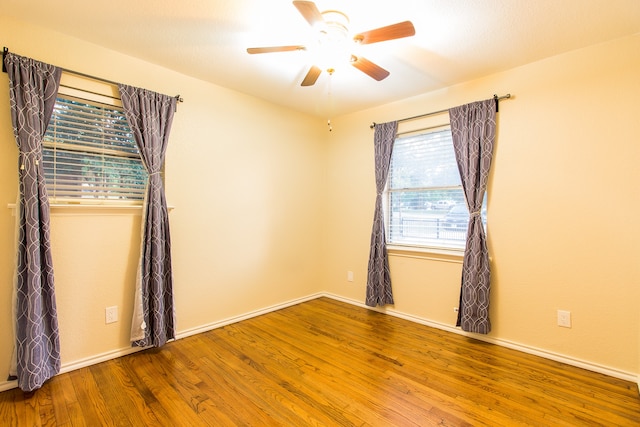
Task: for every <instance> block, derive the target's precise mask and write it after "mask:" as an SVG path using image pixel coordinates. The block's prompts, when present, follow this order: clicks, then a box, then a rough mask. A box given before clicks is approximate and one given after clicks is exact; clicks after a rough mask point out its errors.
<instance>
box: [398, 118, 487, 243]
mask: <svg viewBox="0 0 640 427" xmlns="http://www.w3.org/2000/svg"><path fill="white" fill-rule="evenodd" d="M386 196H387V198H386V201H387V206H386V207H387V210H386V214H387V215H386V219H387V224H386V226H387V227H386V228H387V233H388V236H387V241H388V242H389V244H390V245H406V246H422V247H431V248H441V249H454V250H463V249H464V247H465V243H466V234H467V226H468V223H469V211H468V209H467V205H466V202H465V197H464V193H463V190H462V182H461V181H460V173H459V172H458V166H457V163H456V159H455V153H454V150H453V141H452V139H451V130H450V129H449V128H448V127H447V128H439V129H437V130H433V131H431V132H429V133H424V134H420V135H411V136H405V137H399V138H397V139H396V141H395V144H394V146H393V154H392V157H391V166H390V170H389V182H388V185H387V190H386ZM484 206H486V202H485V204H483V209H482V218H483V222H484V223H485V225H486V209H485V207H484Z"/></svg>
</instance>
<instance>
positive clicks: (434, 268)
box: [326, 35, 640, 373]
mask: <svg viewBox="0 0 640 427" xmlns="http://www.w3.org/2000/svg"><path fill="white" fill-rule="evenodd" d="M638 52H640V35H636V36H635V37H630V38H625V39H621V40H616V41H612V42H610V43H605V44H601V45H597V46H593V47H589V48H586V49H582V50H579V51H575V52H571V53H568V54H564V55H560V56H557V57H553V58H549V59H545V60H543V61H540V62H536V63H533V64H530V65H526V66H523V67H520V68H517V69H513V70H511V71H508V72H504V73H500V74H496V75H493V76H490V77H487V78H483V79H479V80H475V81H472V82H468V83H465V84H462V85H458V86H454V87H450V88H447V89H446V90H442V91H439V92H435V93H429V94H425V95H423V96H418V97H415V98H411V99H406V100H403V101H401V102H397V103H394V104H389V105H385V106H383V107H380V108H375V109H371V110H367V111H362V112H358V113H356V114H352V115H349V116H345V117H341V118H339V119H337V120H334V131H333V134H332V135H331V138H330V141H329V153H328V171H329V174H328V195H329V199H328V203H327V206H328V208H329V212H328V218H329V222H328V224H329V226H328V228H327V230H328V238H327V247H328V248H329V250H328V251H327V257H328V258H327V259H328V264H327V270H326V274H327V278H326V289H327V290H328V291H330V292H332V293H335V294H338V295H341V296H344V297H346V298H352V299H355V300H358V301H364V296H365V282H366V269H367V259H368V242H369V236H370V231H371V223H370V221H371V218H372V216H373V204H374V203H373V202H374V194H375V193H374V182H373V175H374V172H373V154H372V153H373V148H372V141H373V132H372V131H371V130H370V129H369V126H368V125H369V123H371V122H372V121H376V122H385V121H389V120H393V119H399V118H403V117H411V116H414V115H417V114H421V113H427V112H430V111H437V110H440V109H443V108H447V107H450V106H454V105H458V104H462V103H466V102H471V101H475V100H479V99H485V98H488V97H491V96H492V95H493V94H495V93H497V94H500V95H502V94H505V93H511V94H513V95H514V98H513V99H511V100H506V101H502V102H501V103H500V113H499V124H498V128H499V130H498V139H497V146H496V150H495V157H494V163H493V171H492V175H491V177H490V183H489V199H488V232H489V245H490V251H491V256H492V269H493V273H492V274H493V276H492V284H493V287H492V295H491V303H492V305H491V318H492V323H493V332H492V333H491V337H493V338H495V339H499V340H503V341H507V342H510V343H515V344H519V345H522V346H526V347H529V348H532V349H541V350H543V351H546V352H550V353H554V354H558V355H563V356H566V357H567V358H569V359H576V360H580V361H586V362H588V363H591V364H594V365H600V366H603V367H610V368H613V369H614V370H620V371H623V372H627V373H638V371H639V365H638V360H639V354H638V348H639V343H638V340H639V336H640V329H639V319H638V312H639V310H638V300H639V297H640V263H639V259H640V247H639V245H638V241H640V222H639V221H638V212H639V210H640V193H639V191H638V184H639V183H640V167H638V164H640V109H639V107H638V99H640V78H639V76H640V55H638ZM433 120H440V121H442V120H445V121H446V120H447V117H446V116H444V117H441V118H439V119H433ZM419 126H420V124H419V123H415V122H405V123H402V124H401V128H400V131H403V130H409V129H411V128H412V127H419ZM390 265H391V276H392V281H393V289H394V295H395V302H396V303H395V307H393V309H394V310H396V311H398V312H400V313H405V314H408V315H411V316H415V317H417V318H420V319H425V320H428V321H432V322H436V323H439V324H442V325H448V326H453V325H454V323H455V319H456V317H455V313H454V312H453V307H456V306H457V302H458V297H459V283H460V270H461V265H460V264H456V263H451V262H444V261H433V260H427V259H418V258H407V257H397V256H392V257H391V258H390ZM347 270H352V271H354V276H355V280H354V282H353V283H350V282H348V281H347V280H346V272H347ZM558 309H564V310H570V311H571V312H572V320H573V327H572V328H571V329H566V328H560V327H558V326H556V311H557V310H558Z"/></svg>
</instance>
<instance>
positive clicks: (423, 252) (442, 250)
mask: <svg viewBox="0 0 640 427" xmlns="http://www.w3.org/2000/svg"><path fill="white" fill-rule="evenodd" d="M442 131H449V135H450V132H451V127H450V125H449V124H448V123H447V124H442V125H437V126H431V127H428V128H423V129H419V130H416V131H411V132H402V133H399V134H398V135H397V136H396V139H395V141H394V151H393V152H392V158H391V160H390V166H389V176H388V179H387V182H386V186H385V189H384V192H383V208H384V218H385V233H386V239H387V249H388V250H389V253H390V254H392V255H399V256H409V257H418V258H430V257H429V256H428V254H433V255H435V258H433V259H436V260H442V261H451V262H461V261H462V257H463V255H464V251H465V246H466V231H467V230H466V229H465V231H464V234H463V236H464V237H463V238H462V239H455V240H459V241H461V245H460V246H457V247H454V246H452V245H446V244H438V241H437V240H435V239H433V240H432V241H428V242H427V241H423V242H415V241H413V242H409V241H408V240H409V239H406V240H405V241H401V240H398V239H394V238H393V237H392V233H393V227H392V218H391V213H392V197H393V195H394V194H400V193H402V192H405V193H406V192H422V193H424V192H429V191H434V192H437V191H447V192H453V191H455V192H460V194H461V197H462V201H458V202H457V203H458V204H459V203H463V204H464V206H465V210H466V211H467V215H468V209H467V204H466V196H465V195H464V190H463V188H462V182H460V184H457V185H434V186H416V187H411V186H409V187H404V188H391V183H392V178H393V176H392V173H393V161H394V158H393V156H394V153H395V152H396V151H395V148H396V147H395V144H396V143H397V141H398V140H399V139H401V138H408V137H414V138H415V137H419V136H422V135H429V134H433V133H436V132H442ZM453 150H454V148H453V141H451V154H452V155H453V156H454V159H455V152H454V151H453ZM455 165H456V166H455V168H456V173H457V174H459V172H458V169H457V162H456V163H455ZM458 176H459V175H458ZM425 198H428V197H425ZM486 204H487V198H486V195H485V199H484V202H483V209H482V210H483V225H484V227H485V231H486V226H487V221H486ZM427 211H428V209H427V208H424V209H422V208H421V209H419V210H418V212H427ZM448 211H449V210H447V211H446V212H448ZM446 212H443V213H446ZM467 225H468V224H467ZM437 227H440V225H439V222H438V225H437ZM438 239H439V238H438ZM416 240H417V239H416ZM443 241H444V239H443Z"/></svg>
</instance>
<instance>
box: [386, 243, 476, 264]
mask: <svg viewBox="0 0 640 427" xmlns="http://www.w3.org/2000/svg"><path fill="white" fill-rule="evenodd" d="M387 253H388V254H389V256H393V257H402V258H417V259H425V260H430V261H441V262H453V263H456V264H462V260H463V258H464V251H463V250H456V249H442V248H428V247H421V246H401V245H387Z"/></svg>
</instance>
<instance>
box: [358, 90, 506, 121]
mask: <svg viewBox="0 0 640 427" xmlns="http://www.w3.org/2000/svg"><path fill="white" fill-rule="evenodd" d="M509 98H511V94H510V93H508V94H506V95H503V96H498V95H493V99H495V101H496V112H497V111H498V101H500V100H501V99H509ZM448 111H449V109H448V108H447V109H445V110H438V111H432V112H430V113H425V114H419V115H417V116H413V117H405V118H404V119H400V120H398V123H401V122H407V121H409V120H415V119H421V118H423V117H429V116H435V115H436V114H442V113H446V112H448ZM375 127H376V122H373V123H371V125H370V126H369V128H371V129H373V128H375Z"/></svg>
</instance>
